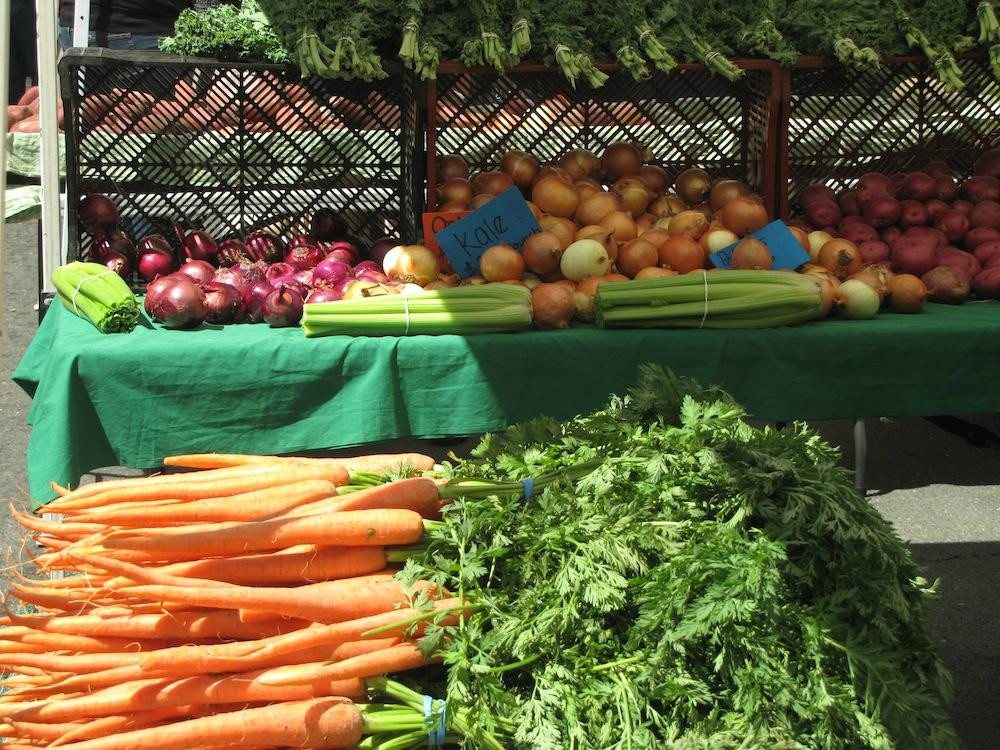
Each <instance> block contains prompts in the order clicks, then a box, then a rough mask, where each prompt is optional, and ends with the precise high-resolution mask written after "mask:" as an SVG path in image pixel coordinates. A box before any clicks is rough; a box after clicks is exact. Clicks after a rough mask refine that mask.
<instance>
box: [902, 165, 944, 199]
mask: <svg viewBox="0 0 1000 750" xmlns="http://www.w3.org/2000/svg"><path fill="white" fill-rule="evenodd" d="M936 195H937V186H936V185H935V184H934V178H933V177H931V176H930V175H929V174H925V173H924V172H910V174H908V175H906V176H905V177H904V178H903V182H902V184H901V185H900V187H899V197H900V198H910V199H912V200H915V201H926V200H930V199H931V198H934V197H935V196H936Z"/></svg>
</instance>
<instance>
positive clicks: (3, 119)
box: [0, 0, 10, 357]
mask: <svg viewBox="0 0 1000 750" xmlns="http://www.w3.org/2000/svg"><path fill="white" fill-rule="evenodd" d="M0 60H2V61H3V62H4V63H7V62H8V61H9V60H10V0H0ZM6 68H7V66H6V64H5V65H4V67H3V70H2V72H0V105H2V106H3V109H2V110H0V357H2V355H3V348H4V347H3V328H2V326H3V313H4V307H5V305H4V287H5V286H6V283H7V277H6V275H5V274H4V267H3V254H4V250H5V249H6V247H7V97H8V96H9V95H10V75H9V72H8V71H7V69H6Z"/></svg>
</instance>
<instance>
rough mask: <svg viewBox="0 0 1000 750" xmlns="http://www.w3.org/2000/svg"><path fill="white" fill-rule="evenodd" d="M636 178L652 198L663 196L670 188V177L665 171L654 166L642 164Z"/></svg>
mask: <svg viewBox="0 0 1000 750" xmlns="http://www.w3.org/2000/svg"><path fill="white" fill-rule="evenodd" d="M638 177H639V179H640V180H642V181H643V182H644V183H645V184H646V187H647V188H649V192H650V193H651V194H652V195H654V196H660V195H663V194H664V193H665V192H666V191H667V188H668V187H669V186H670V175H669V174H667V170H665V169H664V168H663V167H659V166H657V165H656V164H643V165H642V167H640V168H639V175H638Z"/></svg>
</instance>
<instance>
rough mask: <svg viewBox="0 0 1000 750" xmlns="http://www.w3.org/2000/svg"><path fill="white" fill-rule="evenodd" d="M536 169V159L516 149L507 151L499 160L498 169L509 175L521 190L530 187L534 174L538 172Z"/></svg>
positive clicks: (537, 167) (537, 166)
mask: <svg viewBox="0 0 1000 750" xmlns="http://www.w3.org/2000/svg"><path fill="white" fill-rule="evenodd" d="M538 169H539V164H538V159H536V158H535V157H534V156H532V155H531V154H529V153H527V152H525V151H518V150H517V149H514V150H511V151H508V152H507V153H506V154H504V155H503V158H502V159H501V160H500V170H501V171H503V172H506V173H507V174H508V175H510V178H511V180H513V182H514V184H515V185H517V187H519V188H521V189H522V190H525V189H527V188H529V187H531V183H532V181H533V180H534V179H535V175H536V174H538Z"/></svg>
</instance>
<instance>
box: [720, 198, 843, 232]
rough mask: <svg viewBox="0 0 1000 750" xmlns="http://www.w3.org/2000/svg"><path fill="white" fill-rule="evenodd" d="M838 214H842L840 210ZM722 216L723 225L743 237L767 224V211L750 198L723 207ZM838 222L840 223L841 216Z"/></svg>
mask: <svg viewBox="0 0 1000 750" xmlns="http://www.w3.org/2000/svg"><path fill="white" fill-rule="evenodd" d="M834 205H836V204H834ZM837 213H838V214H839V213H840V212H839V210H838V212H837ZM720 215H721V219H722V225H723V226H724V227H725V228H726V229H728V230H729V231H731V232H735V233H736V234H738V235H741V236H742V235H744V234H749V233H751V232H756V231H757V230H758V229H762V228H763V227H764V226H765V225H766V224H767V209H766V208H764V206H762V205H761V204H760V203H758V202H757V201H755V200H753V199H752V198H749V197H744V198H735V199H733V200H731V201H729V203H727V204H726V205H725V206H723V208H722V211H721V212H720ZM837 221H838V222H839V221H840V217H839V216H838V217H837Z"/></svg>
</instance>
